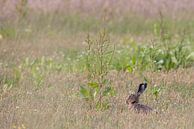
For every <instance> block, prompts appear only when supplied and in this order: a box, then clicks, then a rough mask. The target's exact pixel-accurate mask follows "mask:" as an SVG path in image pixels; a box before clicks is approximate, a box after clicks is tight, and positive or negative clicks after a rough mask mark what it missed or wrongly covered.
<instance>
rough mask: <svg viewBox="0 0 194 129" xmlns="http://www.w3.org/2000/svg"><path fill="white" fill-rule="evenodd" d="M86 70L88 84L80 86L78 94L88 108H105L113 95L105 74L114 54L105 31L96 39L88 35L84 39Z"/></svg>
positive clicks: (113, 92)
mask: <svg viewBox="0 0 194 129" xmlns="http://www.w3.org/2000/svg"><path fill="white" fill-rule="evenodd" d="M86 43H87V45H88V46H87V49H86V56H85V59H86V62H85V65H86V70H87V71H88V84H86V85H85V86H81V87H80V94H81V96H82V97H83V99H84V100H86V102H87V104H89V106H90V108H95V109H97V110H106V109H108V108H109V106H110V99H111V97H112V96H114V95H115V91H114V89H113V87H112V86H111V82H110V81H109V80H107V78H106V75H107V73H108V71H109V69H110V63H111V61H112V58H113V54H114V46H112V45H111V44H110V39H109V37H108V35H107V33H106V31H105V30H104V31H102V32H100V33H99V37H98V38H97V39H96V40H93V39H91V37H90V35H88V36H87V39H86Z"/></svg>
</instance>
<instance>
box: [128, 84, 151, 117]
mask: <svg viewBox="0 0 194 129" xmlns="http://www.w3.org/2000/svg"><path fill="white" fill-rule="evenodd" d="M146 88H147V83H141V84H140V85H139V89H138V91H137V92H136V93H135V94H131V95H129V97H128V99H127V100H126V103H127V105H128V106H129V109H132V110H135V111H136V112H138V113H146V114H147V113H149V112H151V111H152V110H153V109H152V108H151V107H149V106H146V105H143V104H140V103H139V97H140V95H141V94H142V93H143V92H144V91H145V89H146Z"/></svg>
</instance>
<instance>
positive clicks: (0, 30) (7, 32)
mask: <svg viewBox="0 0 194 129" xmlns="http://www.w3.org/2000/svg"><path fill="white" fill-rule="evenodd" d="M0 35H2V37H5V38H15V37H16V29H15V28H14V27H13V26H6V25H4V26H0Z"/></svg>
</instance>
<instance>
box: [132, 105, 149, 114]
mask: <svg viewBox="0 0 194 129" xmlns="http://www.w3.org/2000/svg"><path fill="white" fill-rule="evenodd" d="M129 109H131V110H134V111H136V112H138V113H149V112H151V111H152V108H151V107H148V106H146V105H143V104H139V103H135V104H132V105H129Z"/></svg>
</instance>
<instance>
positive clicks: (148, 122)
mask: <svg viewBox="0 0 194 129" xmlns="http://www.w3.org/2000/svg"><path fill="white" fill-rule="evenodd" d="M193 72H194V71H193V69H188V70H185V71H183V70H181V69H180V70H177V71H176V72H170V73H165V74H164V73H146V75H147V76H149V77H150V79H151V80H152V83H151V84H149V86H148V90H147V92H145V94H144V95H143V96H142V98H141V101H142V102H143V103H145V104H149V105H150V106H152V107H153V108H155V109H156V110H157V111H158V112H159V113H158V114H154V113H153V114H149V115H147V116H146V115H141V114H136V113H134V112H131V111H129V110H128V109H127V105H126V104H125V99H126V97H127V95H128V92H129V91H130V92H132V91H133V90H135V88H137V87H136V86H137V84H138V83H140V82H141V81H142V80H141V79H140V77H139V76H138V75H134V74H133V75H131V74H128V73H123V72H121V73H118V72H116V71H112V72H111V73H110V74H109V77H110V78H111V79H112V80H113V84H114V87H115V88H116V89H117V96H116V97H114V98H112V107H111V109H110V110H107V111H104V112H100V111H98V112H97V111H94V110H89V109H88V107H87V106H86V105H85V103H84V102H83V101H82V100H81V99H80V98H79V96H78V95H77V93H78V89H79V86H80V85H81V84H84V82H85V81H86V77H84V75H83V74H65V73H64V74H58V73H52V74H51V75H50V76H48V77H47V80H46V82H47V84H45V86H44V87H43V88H41V89H39V90H35V89H34V88H33V87H32V86H31V85H32V84H31V82H30V81H27V80H26V81H23V82H21V84H20V86H19V88H14V90H11V91H10V92H7V93H3V95H2V98H1V101H0V102H1V103H0V121H1V124H0V128H2V129H4V128H5V129H8V128H13V127H14V126H16V127H18V128H19V126H20V127H21V126H22V125H23V126H25V128H33V129H36V128H37V129H41V128H47V129H48V128H51V129H59V128H192V127H193V126H194V125H193V122H194V121H193V116H192V115H191V114H192V112H193V110H192V108H193V107H194V105H193V97H194V96H193V93H194V89H193V84H194V83H193V80H190V81H188V82H185V81H180V80H179V78H184V79H185V80H187V79H188V80H189V78H190V77H192V76H193ZM161 75H162V77H160V76H161ZM173 75H174V76H173ZM184 79H183V80H184ZM169 80H170V81H169ZM129 81H132V83H133V84H132V85H130V86H129V85H126V82H129ZM160 82H170V83H165V85H163V86H162V87H163V90H162V91H161V93H160V95H159V99H158V100H157V101H155V99H154V96H153V94H152V92H151V90H150V89H152V88H153V85H152V84H155V83H156V84H158V85H160V84H162V83H160ZM175 85H177V86H175ZM178 87H185V88H183V89H182V88H178ZM181 89H182V90H181ZM188 94H189V96H188Z"/></svg>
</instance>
